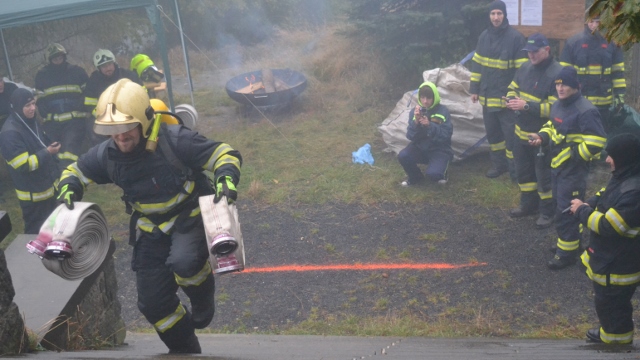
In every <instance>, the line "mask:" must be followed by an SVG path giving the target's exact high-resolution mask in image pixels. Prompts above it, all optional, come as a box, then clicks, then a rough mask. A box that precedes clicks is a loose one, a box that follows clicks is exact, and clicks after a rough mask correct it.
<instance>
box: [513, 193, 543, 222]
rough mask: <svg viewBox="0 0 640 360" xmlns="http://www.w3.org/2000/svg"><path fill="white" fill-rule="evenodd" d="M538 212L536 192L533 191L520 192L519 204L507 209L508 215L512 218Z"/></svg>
mask: <svg viewBox="0 0 640 360" xmlns="http://www.w3.org/2000/svg"><path fill="white" fill-rule="evenodd" d="M537 213H538V194H537V193H536V192H533V191H527V192H524V191H521V192H520V205H519V206H518V207H517V208H515V209H511V210H509V216H511V217H512V218H514V219H515V218H521V217H525V216H529V215H535V214H537Z"/></svg>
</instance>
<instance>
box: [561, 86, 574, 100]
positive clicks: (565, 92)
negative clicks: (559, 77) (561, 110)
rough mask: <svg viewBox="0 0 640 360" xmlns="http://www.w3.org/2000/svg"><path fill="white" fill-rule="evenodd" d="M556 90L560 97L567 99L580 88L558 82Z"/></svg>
mask: <svg viewBox="0 0 640 360" xmlns="http://www.w3.org/2000/svg"><path fill="white" fill-rule="evenodd" d="M556 90H557V91H558V99H560V100H562V99H566V98H568V97H570V96H571V95H573V94H575V93H577V92H578V89H574V88H572V87H571V86H569V85H565V84H556Z"/></svg>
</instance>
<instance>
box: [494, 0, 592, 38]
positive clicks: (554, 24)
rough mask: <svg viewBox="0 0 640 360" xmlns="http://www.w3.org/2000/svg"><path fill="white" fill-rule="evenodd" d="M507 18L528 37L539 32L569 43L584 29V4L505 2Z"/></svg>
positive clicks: (550, 0) (539, 0)
mask: <svg viewBox="0 0 640 360" xmlns="http://www.w3.org/2000/svg"><path fill="white" fill-rule="evenodd" d="M502 1H504V3H505V5H507V18H508V19H509V24H511V25H513V26H514V27H515V28H516V29H518V30H519V31H520V32H521V33H523V34H524V35H525V36H529V35H531V34H533V33H536V32H539V33H542V34H544V35H545V36H546V37H548V38H550V39H559V40H566V39H568V38H570V37H571V36H573V35H575V34H577V33H579V32H580V31H582V30H583V29H584V20H585V2H584V1H583V0H502Z"/></svg>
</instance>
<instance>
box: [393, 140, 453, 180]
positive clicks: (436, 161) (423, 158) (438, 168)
mask: <svg viewBox="0 0 640 360" xmlns="http://www.w3.org/2000/svg"><path fill="white" fill-rule="evenodd" d="M450 160H451V156H450V155H448V154H445V153H442V152H438V151H436V152H430V153H429V152H426V151H423V150H420V149H419V148H418V147H417V146H416V145H414V144H413V143H410V144H409V145H408V146H407V147H406V148H404V149H402V151H400V153H399V154H398V161H399V162H400V165H402V168H403V169H404V172H406V173H407V175H408V176H409V182H411V183H414V184H416V183H419V182H420V181H422V180H424V175H422V171H421V170H420V168H419V167H418V164H428V167H427V171H426V172H425V175H426V176H427V178H428V179H429V180H432V181H438V180H442V179H446V177H447V168H448V167H449V161H450Z"/></svg>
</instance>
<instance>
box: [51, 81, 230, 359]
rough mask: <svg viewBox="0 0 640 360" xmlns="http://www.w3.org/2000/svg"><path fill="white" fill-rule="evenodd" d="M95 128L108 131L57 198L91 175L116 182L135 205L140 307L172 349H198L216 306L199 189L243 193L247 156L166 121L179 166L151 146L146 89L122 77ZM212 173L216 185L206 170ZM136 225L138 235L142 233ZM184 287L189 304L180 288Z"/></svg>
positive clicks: (105, 98) (68, 195)
mask: <svg viewBox="0 0 640 360" xmlns="http://www.w3.org/2000/svg"><path fill="white" fill-rule="evenodd" d="M96 114H97V118H96V121H95V126H94V130H95V131H96V132H97V133H99V134H102V135H107V136H110V137H111V138H110V139H108V140H106V141H105V142H104V143H101V144H99V145H97V146H94V147H93V148H91V149H89V151H88V152H87V153H86V154H84V155H82V156H81V157H80V158H79V159H78V162H77V163H73V164H71V165H70V166H69V167H67V169H66V170H65V171H64V172H63V174H62V178H61V179H60V184H59V188H60V195H59V197H58V200H59V201H61V202H64V203H65V204H67V206H68V207H73V201H75V200H80V199H81V198H82V195H83V193H84V190H85V188H86V186H87V185H89V184H90V183H97V184H106V183H115V184H116V185H118V186H119V187H121V188H122V189H123V192H124V196H123V200H125V203H126V204H127V208H128V210H131V211H132V217H131V223H130V238H131V237H133V238H132V240H131V242H132V243H133V244H134V250H133V258H132V262H131V263H132V269H133V271H135V273H136V279H137V289H138V308H139V309H140V311H141V312H142V314H143V315H144V316H145V317H146V319H147V320H148V321H149V322H150V323H151V324H152V325H153V326H154V328H155V330H156V332H157V333H158V335H159V336H160V339H161V340H162V341H163V342H164V343H165V344H166V346H167V347H168V348H169V352H170V353H200V351H201V350H200V345H199V342H198V338H197V337H196V335H195V332H194V330H195V329H202V328H205V327H206V326H208V325H209V323H210V322H211V320H212V318H213V314H214V299H213V296H214V289H215V286H214V285H215V284H214V278H213V273H212V269H211V266H210V264H209V261H208V258H209V251H208V248H207V242H206V236H205V232H204V226H203V223H202V217H201V215H200V208H199V205H198V197H200V196H203V195H209V194H213V193H214V191H215V194H216V201H219V200H220V199H221V198H222V196H223V195H225V196H226V198H227V199H229V201H233V200H235V199H236V197H237V193H236V185H237V184H238V181H239V179H240V166H241V163H242V158H241V156H240V153H239V152H238V151H236V150H234V149H232V148H231V147H230V146H229V145H227V144H225V143H222V142H216V141H212V140H208V139H207V138H205V137H204V136H202V135H200V134H198V133H196V132H193V131H191V130H189V129H187V128H185V127H183V126H181V125H171V126H166V125H163V126H162V127H161V128H160V132H159V135H158V136H159V137H164V138H165V139H166V141H167V142H168V146H170V149H171V152H172V153H173V158H175V159H178V160H179V161H180V162H181V163H182V164H183V167H185V168H187V169H190V172H189V173H185V172H183V171H180V169H178V167H177V166H176V164H175V162H173V161H170V157H169V156H168V155H166V154H167V153H166V152H165V151H166V148H165V150H163V149H162V147H161V146H158V148H157V149H156V151H155V152H152V151H147V150H146V147H147V145H148V142H149V141H151V140H150V138H152V137H153V136H151V135H150V133H153V131H155V130H154V129H156V128H155V127H152V126H151V121H150V119H152V118H153V108H151V106H150V102H149V97H148V95H147V93H146V91H145V89H144V88H143V87H142V86H140V85H138V84H136V83H134V82H132V81H130V80H129V79H121V80H119V81H117V82H116V83H115V84H113V85H111V86H109V87H108V88H107V89H106V90H105V92H104V93H103V94H102V95H101V96H100V99H99V101H98V105H97V107H96ZM205 170H207V171H210V172H212V173H213V178H214V180H213V181H214V184H215V185H214V186H212V184H211V183H210V181H209V179H208V177H207V176H206V175H205V174H204V173H203V171H205ZM136 228H137V230H138V231H137V233H138V235H137V239H136ZM178 288H182V290H183V291H184V293H185V294H186V295H187V296H188V297H189V300H190V302H191V309H190V310H188V309H187V308H185V306H183V304H182V303H181V302H180V299H179V298H178V295H177V294H176V291H177V290H178Z"/></svg>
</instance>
